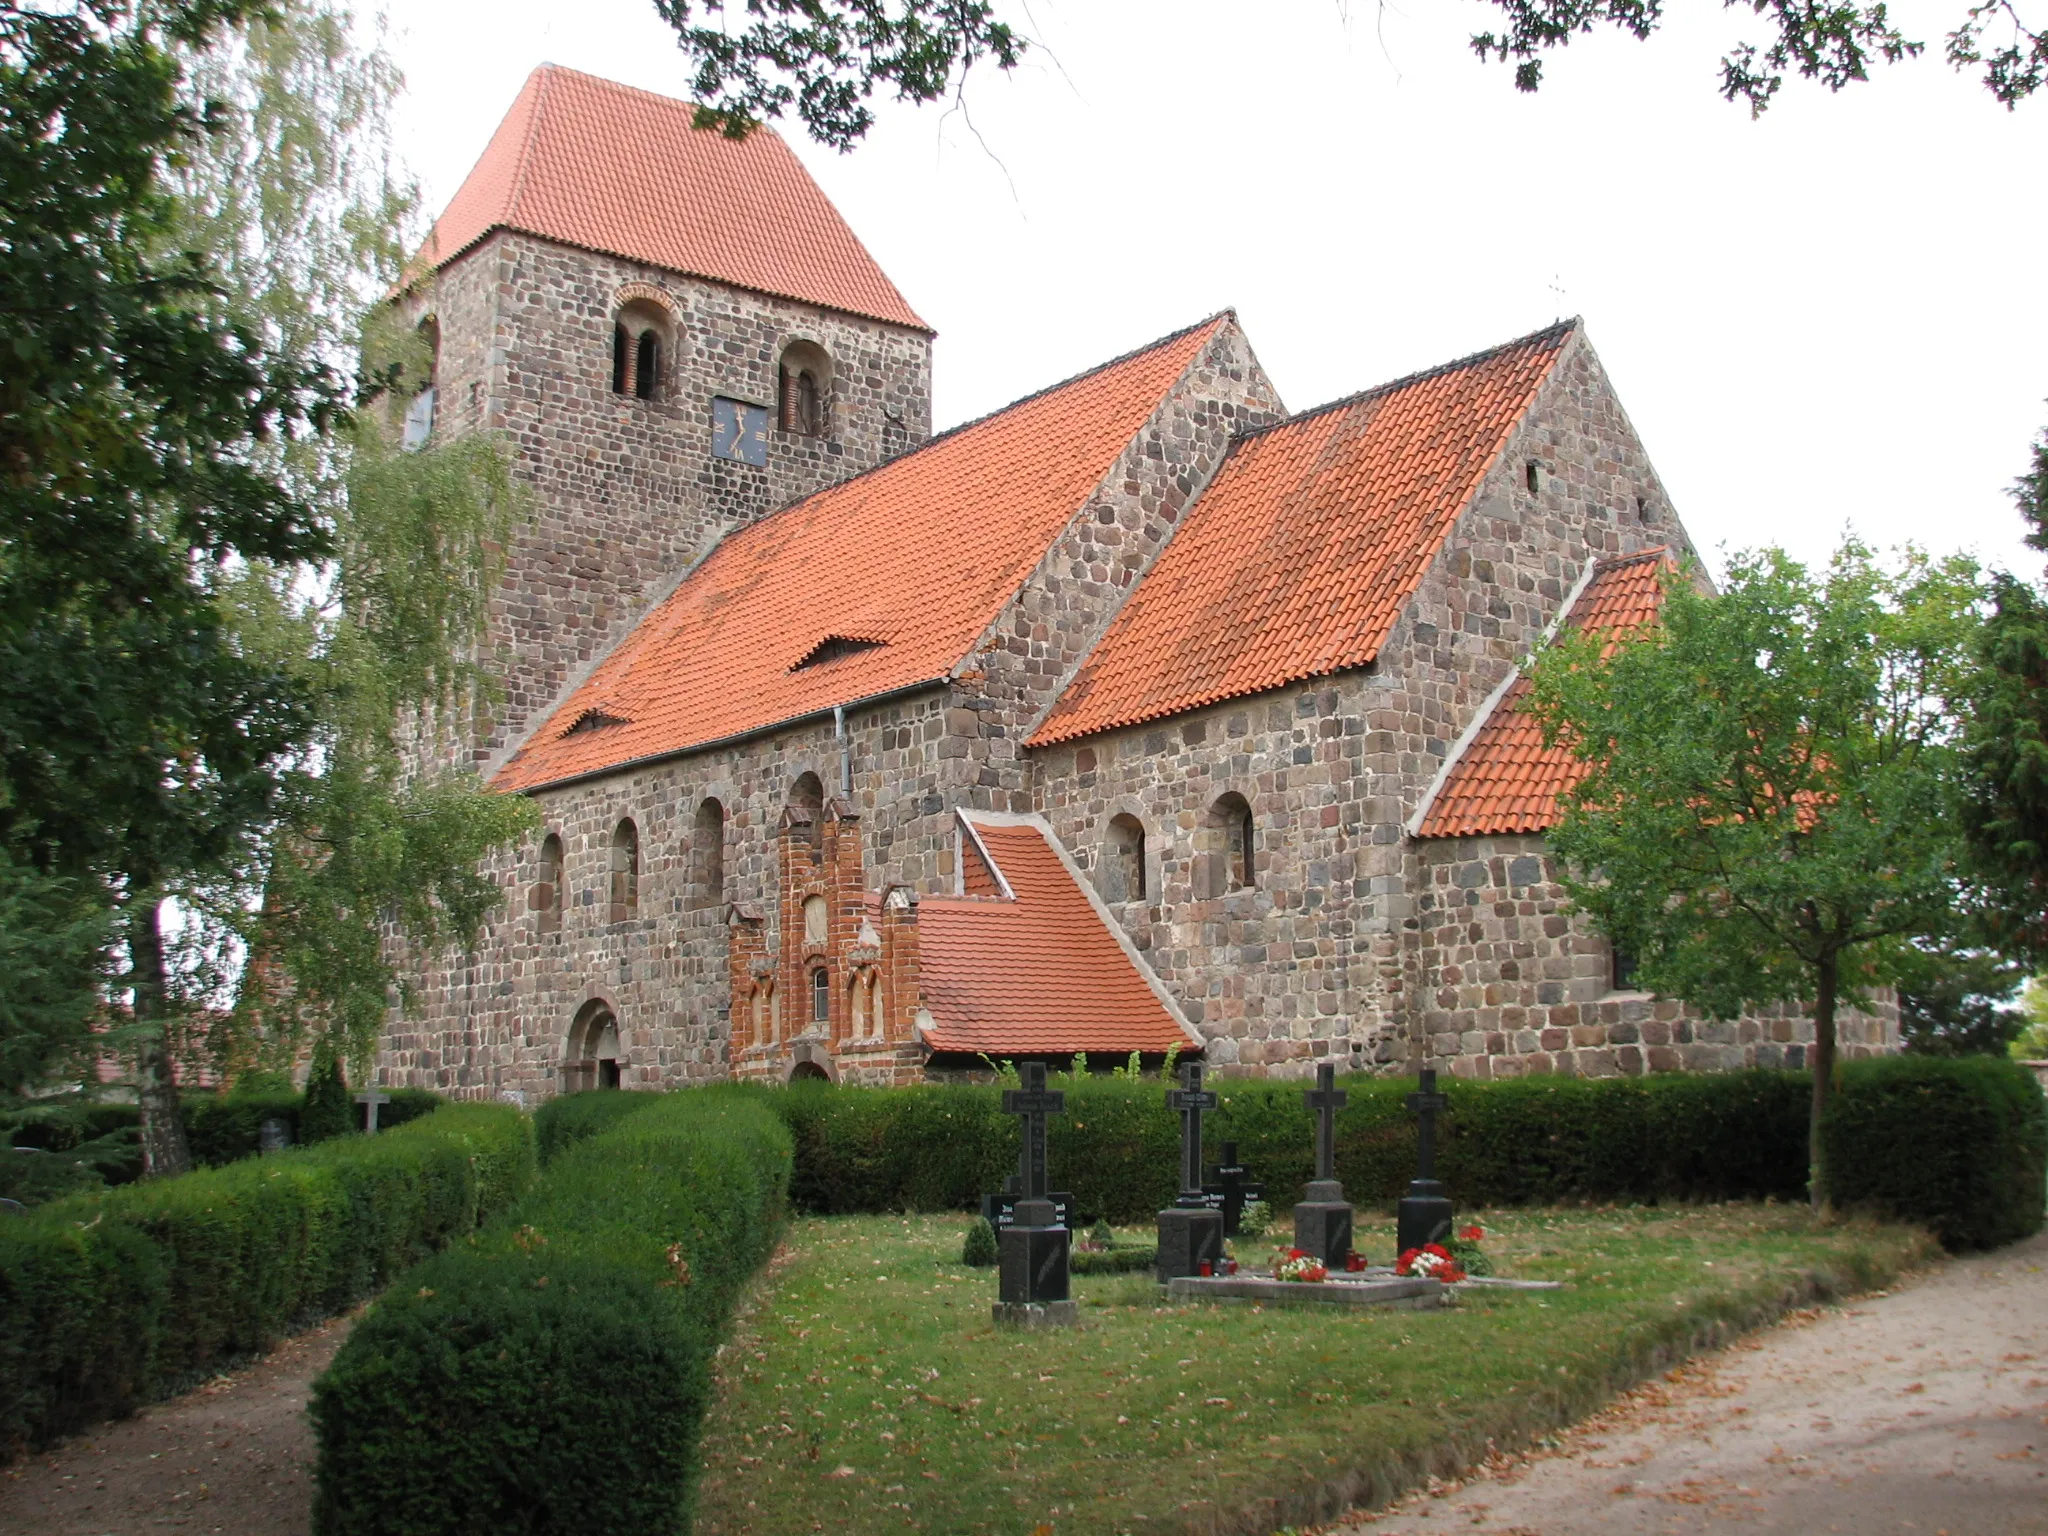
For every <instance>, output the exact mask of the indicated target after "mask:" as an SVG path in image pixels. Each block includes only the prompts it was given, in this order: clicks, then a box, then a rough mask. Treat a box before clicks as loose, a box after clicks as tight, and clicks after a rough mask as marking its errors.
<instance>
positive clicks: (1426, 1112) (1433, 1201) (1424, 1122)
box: [1394, 1067, 1452, 1253]
mask: <svg viewBox="0 0 2048 1536" xmlns="http://www.w3.org/2000/svg"><path fill="white" fill-rule="evenodd" d="M1418 1086H1419V1089H1420V1091H1419V1092H1416V1093H1411V1094H1409V1095H1408V1107H1409V1108H1410V1109H1412V1110H1414V1111H1415V1114H1416V1119H1417V1121H1418V1124H1417V1126H1416V1138H1415V1142H1416V1145H1415V1177H1414V1178H1413V1179H1412V1180H1410V1181H1409V1184H1408V1193H1407V1194H1405V1195H1403V1196H1402V1197H1401V1199H1400V1201H1399V1203H1398V1204H1396V1206H1395V1207H1394V1228H1395V1233H1396V1236H1395V1238H1394V1242H1395V1244H1396V1246H1397V1249H1398V1251H1399V1252H1401V1253H1406V1252H1407V1251H1408V1250H1409V1249H1410V1248H1420V1247H1422V1246H1423V1244H1425V1243H1439V1242H1442V1241H1443V1240H1444V1238H1445V1237H1446V1236H1448V1235H1449V1233H1450V1230H1451V1214H1452V1213H1451V1201H1450V1197H1449V1196H1448V1195H1446V1194H1445V1193H1444V1187H1443V1185H1441V1184H1439V1183H1438V1182H1437V1181H1436V1117H1437V1115H1438V1113H1439V1112H1440V1111H1442V1110H1443V1109H1444V1108H1446V1107H1447V1105H1448V1103H1449V1101H1448V1100H1446V1099H1445V1098H1444V1096H1443V1095H1442V1094H1440V1093H1438V1092H1437V1091H1436V1069H1435V1068H1434V1067H1424V1068H1423V1069H1422V1081H1421V1083H1420V1084H1419V1085H1418Z"/></svg>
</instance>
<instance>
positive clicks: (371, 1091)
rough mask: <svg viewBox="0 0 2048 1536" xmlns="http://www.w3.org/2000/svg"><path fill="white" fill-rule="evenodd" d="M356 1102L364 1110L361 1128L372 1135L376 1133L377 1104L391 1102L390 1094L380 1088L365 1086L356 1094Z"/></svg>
mask: <svg viewBox="0 0 2048 1536" xmlns="http://www.w3.org/2000/svg"><path fill="white" fill-rule="evenodd" d="M356 1102H357V1103H358V1104H360V1105H362V1106H363V1109H364V1112H365V1124H364V1126H363V1129H364V1130H366V1131H368V1132H369V1134H370V1135H372V1136H374V1135H376V1134H377V1106H378V1105H379V1104H389V1103H390V1102H391V1095H390V1094H388V1093H386V1092H384V1091H383V1090H382V1089H381V1088H365V1089H364V1090H363V1091H362V1092H361V1093H359V1094H357V1095H356Z"/></svg>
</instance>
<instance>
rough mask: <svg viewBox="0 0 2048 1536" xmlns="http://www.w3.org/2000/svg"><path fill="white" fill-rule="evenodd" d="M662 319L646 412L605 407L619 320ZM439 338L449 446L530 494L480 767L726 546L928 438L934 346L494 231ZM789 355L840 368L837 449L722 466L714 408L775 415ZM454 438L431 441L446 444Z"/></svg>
mask: <svg viewBox="0 0 2048 1536" xmlns="http://www.w3.org/2000/svg"><path fill="white" fill-rule="evenodd" d="M629 303H630V304H633V305H635V306H636V307H637V308H638V309H639V310H640V311H641V312H643V313H647V312H653V313H656V314H658V316H659V325H658V330H659V331H660V333H661V334H662V337H663V346H662V360H661V365H660V377H659V382H658V384H657V386H656V388H655V391H654V396H653V398H651V399H646V400H643V399H639V398H637V397H635V396H633V395H620V394H614V393H613V392H612V328H613V324H614V320H615V318H616V317H617V316H618V314H619V313H620V311H621V308H622V307H623V305H625V304H629ZM408 312H409V314H410V315H411V317H412V318H413V319H414V320H415V321H418V320H422V319H425V318H426V317H427V316H429V315H431V316H432V317H433V318H434V319H435V321H436V324H437V325H438V327H439V331H440V336H441V361H440V367H439V369H438V370H437V385H438V388H437V393H438V395H439V400H440V402H441V403H439V404H437V411H438V410H446V411H447V415H446V416H444V417H443V418H442V420H443V421H444V422H445V423H446V430H450V431H463V430H468V429H471V428H474V427H484V428H487V429H489V430H491V431H493V432H499V433H503V434H504V435H505V437H506V439H507V440H508V441H509V443H510V444H511V446H512V448H513V454H514V465H515V471H516V473H517V475H518V477H519V479H520V480H521V481H522V482H523V483H524V484H526V485H527V487H528V488H529V489H530V491H531V507H530V511H531V517H530V519H529V520H528V521H527V522H526V523H525V524H524V526H522V527H521V528H520V529H519V531H518V532H517V533H516V534H515V535H514V537H513V541H512V544H511V546H510V547H509V548H508V549H507V550H506V561H505V565H506V576H505V580H504V583H503V585H502V587H501V590H500V593H499V596H498V599H497V601H496V602H495V603H494V604H493V608H492V616H491V629H490V636H489V640H488V649H489V656H490V659H491V664H492V667H493V669H494V671H495V673H496V675H497V676H498V678H499V680H500V683H501V686H502V689H503V697H502V699H501V700H500V701H499V702H498V704H497V705H496V707H495V712H494V715H493V717H492V718H491V719H489V720H487V721H483V722H480V723H479V727H478V731H477V735H478V739H477V740H476V742H475V743H474V744H473V748H472V750H473V752H474V755H475V756H476V757H477V758H478V759H479V760H488V759H491V758H493V757H494V756H496V755H498V754H499V753H501V752H502V751H503V750H504V749H506V748H507V747H508V746H509V745H511V744H512V743H514V742H516V741H517V740H518V738H519V735H520V733H521V731H522V729H523V728H524V727H525V726H526V725H527V724H528V723H530V721H531V720H532V719H533V717H534V716H535V715H537V714H539V713H543V712H545V711H546V710H547V709H548V708H549V707H550V706H552V705H553V704H554V702H555V701H556V700H557V699H558V698H559V697H560V696H561V694H562V691H563V689H564V687H565V685H567V684H568V683H570V682H572V681H574V680H575V679H576V678H578V677H580V676H581V675H582V674H583V673H584V672H586V671H587V670H588V668H589V667H590V665H591V664H592V663H593V662H595V661H596V660H598V659H599V658H600V657H601V656H602V655H603V654H604V652H605V651H606V650H607V649H608V648H609V647H610V646H611V645H612V644H613V643H614V642H616V641H617V640H618V639H619V638H620V637H621V636H622V635H623V634H624V633H625V630H626V628H627V626H628V625H629V624H630V623H631V621H632V620H634V619H636V618H638V617H639V615H640V614H641V613H642V612H643V611H644V610H645V609H646V607H647V606H648V605H649V604H650V603H651V602H652V601H654V600H655V599H656V598H658V597H659V596H660V595H662V594H663V593H665V592H666V591H667V590H668V589H669V587H671V586H672V585H673V583H674V582H675V580H677V579H678V578H679V577H680V576H681V575H682V574H683V573H684V572H685V571H686V570H687V569H688V568H689V567H690V566H691V565H693V564H694V563H695V562H696V561H697V560H699V559H701V558H702V557H703V556H704V555H705V554H707V553H708V552H709V551H710V549H711V547H712V545H713V544H715V543H716V542H717V540H718V538H719V536H720V535H722V534H723V533H725V532H726V531H727V530H729V529H731V528H734V527H737V526H739V525H740V524H742V523H745V522H748V521H751V520H752V519H754V518H757V517H759V516H761V515H762V514H763V513H765V512H768V511H770V510H772V509H773V508H775V507H778V506H781V505H783V504H784V503H786V502H790V501H793V500H796V499H797V498H799V497H801V496H805V495H808V494H809V493H811V492H812V491H815V490H819V489H821V488H822V487H824V486H826V485H830V484H833V483H834V482H836V481H839V480H843V479H845V478H846V477H847V476H849V475H852V474H855V473H857V472H858V471H860V470H863V469H867V468H870V467H872V466H873V465H876V464H879V463H880V462H882V460H883V459H885V458H888V457H891V456H893V455H895V454H898V453H901V452H903V451H905V450H906V449H908V448H911V447H914V446H916V445H917V444H918V443H921V442H923V441H924V440H925V439H926V438H927V437H929V436H930V435H931V338H930V337H929V336H928V335H926V334H925V333H924V332H921V331H915V330H911V329H908V328H906V327H903V326H896V325H890V324H886V323H884V322H882V321H877V320H866V319H861V318H859V317H856V316H851V315H843V314H839V313H836V312H834V311H831V310H826V309H820V308H818V307H817V306H815V305H810V304H803V303H798V302H796V301H793V300H786V299H777V298H771V297H768V296H767V295H764V294H755V293H749V292H746V291H745V290H742V289H736V288H731V287H728V286H726V285H724V284H720V283H713V282H707V281H704V280H701V279H697V278H691V277H685V276H683V275H681V274H678V273H673V272H665V271H663V270H662V269H660V268H657V267H650V266H646V265H644V264H642V263H638V262H631V261H625V260H620V259H617V258H614V257H609V256H603V255H599V254H597V253H595V252H590V251H582V250H577V249H574V248H571V247H568V246H562V245H557V244H555V243H553V242H552V241H547V240H542V239H539V238H536V237H534V236H531V235H525V234H520V233H517V232H513V231H504V230H501V231H498V232H497V233H495V234H493V235H491V236H489V237H488V238H487V239H485V240H484V241H482V242H481V243H479V244H478V245H477V247H476V248H475V249H473V250H471V251H469V252H468V253H467V254H465V255H463V256H462V257H460V258H459V259H458V260H456V261H454V262H452V263H450V264H449V265H448V266H447V267H446V268H444V269H443V270H442V271H441V272H440V273H439V274H438V275H437V276H436V277H434V278H433V279H431V280H429V282H428V283H427V284H426V285H425V286H423V288H422V289H421V290H420V291H419V292H417V293H415V294H414V295H413V296H412V297H411V298H410V299H409V301H408ZM792 342H806V343H811V344H813V345H815V346H817V347H819V348H821V349H822V350H823V352H824V353H825V355H826V356H827V357H828V358H829V359H830V360H831V369H830V376H829V378H828V379H826V380H825V381H824V414H825V418H826V420H825V430H824V431H823V432H822V433H820V434H819V435H816V436H807V435H805V434H802V433H797V432H785V431H783V430H781V429H780V428H779V427H777V426H771V428H770V431H769V434H768V462H767V464H766V466H765V467H760V468H757V467H755V466H753V465H750V464H745V463H740V462H737V461H734V460H729V459H719V458H714V457H713V456H712V453H711V401H712V399H713V397H714V396H726V397H729V398H733V399H738V400H743V401H748V402H751V403H754V404H757V405H761V406H765V407H769V408H770V419H771V422H772V421H773V420H774V411H773V407H774V405H775V403H776V374H777V368H778V365H779V363H780V361H781V357H782V353H783V351H784V349H785V348H787V347H788V346H789V345H790V344H791V343H792ZM438 430H442V428H441V426H440V424H439V423H437V431H438Z"/></svg>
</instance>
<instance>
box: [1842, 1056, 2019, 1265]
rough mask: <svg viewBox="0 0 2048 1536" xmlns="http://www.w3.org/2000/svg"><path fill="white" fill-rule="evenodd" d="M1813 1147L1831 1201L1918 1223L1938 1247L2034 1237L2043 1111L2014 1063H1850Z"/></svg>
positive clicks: (1897, 1059)
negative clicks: (1823, 1161) (1823, 1160)
mask: <svg viewBox="0 0 2048 1536" xmlns="http://www.w3.org/2000/svg"><path fill="white" fill-rule="evenodd" d="M1823 1139H1824V1144H1825V1146H1826V1148H1827V1157H1828V1180H1829V1183H1830V1185H1831V1186H1832V1189H1833V1192H1834V1198H1835V1203H1836V1204H1838V1205H1843V1206H1849V1207H1862V1208H1868V1209H1871V1210H1875V1211H1878V1212H1880V1213H1881V1214H1884V1215H1887V1216H1894V1217H1898V1218H1900V1219H1902V1220H1906V1221H1913V1222H1918V1223H1919V1224H1920V1225H1922V1226H1924V1227H1926V1228H1927V1229H1928V1230H1929V1231H1930V1232H1932V1233H1933V1234H1934V1235H1935V1236H1936V1237H1938V1238H1940V1239H1941V1241H1942V1244H1943V1246H1945V1247H1948V1248H1995V1247H1998V1246H1999V1245H2001V1244H2003V1243H2011V1242H2017V1241H2018V1240H2019V1239H2020V1238H2023V1237H2028V1236H2031V1235H2032V1234H2033V1233H2035V1232H2038V1231H2040V1230H2041V1220H2042V1217H2041V1212H2042V1207H2043V1205H2044V1203H2048V1108H2044V1102H2043V1097H2042V1093H2041V1085H2040V1083H2039V1081H2038V1080H2037V1079H2036V1078H2035V1077H2034V1075H2033V1073H2031V1072H2029V1071H2028V1070H2027V1069H2026V1068H2025V1067H2022V1066H2021V1065H2020V1064H2019V1063H2018V1062H2014V1061H2005V1060H2001V1059H2000V1058H1998V1057H1995V1056H1961V1057H1952V1058H1944V1057H1936V1056H1889V1057H1885V1058H1883V1059H1882V1060H1876V1061H1859V1062H1856V1063H1854V1064H1852V1065H1851V1066H1850V1068H1849V1071H1848V1074H1847V1079H1846V1082H1845V1084H1844V1091H1843V1092H1841V1093H1839V1094H1837V1095H1835V1096H1834V1097H1833V1098H1832V1099H1831V1100H1829V1103H1828V1114H1827V1120H1826V1121H1825V1130H1824V1137H1823Z"/></svg>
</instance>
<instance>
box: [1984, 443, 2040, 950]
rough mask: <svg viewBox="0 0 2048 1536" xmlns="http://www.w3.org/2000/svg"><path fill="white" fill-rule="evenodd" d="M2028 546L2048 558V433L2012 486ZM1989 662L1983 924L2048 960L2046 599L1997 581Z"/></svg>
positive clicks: (1987, 633)
mask: <svg viewBox="0 0 2048 1536" xmlns="http://www.w3.org/2000/svg"><path fill="white" fill-rule="evenodd" d="M2013 499H2014V500H2015V501H2016V502H2017V503H2018V505H2019V509H2020V516H2021V517H2022V518H2024V519H2025V520H2026V522H2027V525H2028V529H2029V532H2028V534H2027V543H2028V544H2029V545H2030V546H2031V547H2033V548H2034V549H2040V550H2048V433H2043V434H2042V435H2041V437H2040V438H2039V439H2038V440H2036V442H2035V444H2034V449H2033V462H2032V464H2031V465H2030V466H2029V469H2028V472H2027V473H2026V474H2025V475H2023V476H2022V477H2021V478H2020V480H2019V481H2018V483H2017V484H2015V485H2014V487H2013ZM1978 655H1979V659H1980V661H1981V663H1982V665H1981V667H1980V669H1979V671H1978V674H1977V676H1978V686H1977V688H1976V690H1975V694H1974V697H1973V698H1972V699H1971V701H1970V711H1969V717H1968V722H1967V726H1966V728H1965V732H1964V761H1965V765H1966V767H1967V768H1968V770H1969V777H1968V780H1967V787H1968V793H1967V794H1966V796H1965V798H1964V802H1963V825H1964V828H1965V830H1966V832H1967V834H1968V837H1969V842H1970V851H1971V855H1972V864H1973V874H1974V875H1975V877H1976V882H1977V884H1978V886H1979V888H1980V890H1981V893H1982V896H1983V905H1982V914H1981V915H1982V918H1983V921H1984V923H1985V925H1986V927H1987V928H1988V930H1989V931H1990V932H1991V933H1992V935H1993V937H1994V939H1995V941H1996V942H1998V943H1999V945H2000V947H2001V948H2003V949H2005V950H2006V951H2008V952H2010V953H2015V954H2027V955H2031V956H2033V957H2035V958H2037V959H2038V958H2041V957H2042V956H2044V955H2048V597H2044V596H2043V595H2042V593H2041V591H2040V590H2039V589H2038V588H2036V587H2034V586H2032V585H2030V584H2029V583H2027V582H2025V581H2022V580H2021V579H2020V578H2018V577H2016V576H2013V575H2010V574H2008V573H2004V572H2000V573H1998V574H1996V575H1994V576H1993V577H1992V583H1991V613H1990V616H1989V618H1988V619H1987V620H1986V621H1985V624H1984V628H1983V631H1982V633H1981V634H1980V635H1979V637H1978Z"/></svg>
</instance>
